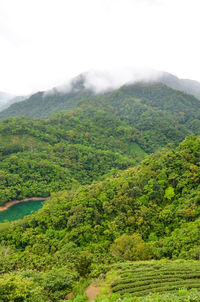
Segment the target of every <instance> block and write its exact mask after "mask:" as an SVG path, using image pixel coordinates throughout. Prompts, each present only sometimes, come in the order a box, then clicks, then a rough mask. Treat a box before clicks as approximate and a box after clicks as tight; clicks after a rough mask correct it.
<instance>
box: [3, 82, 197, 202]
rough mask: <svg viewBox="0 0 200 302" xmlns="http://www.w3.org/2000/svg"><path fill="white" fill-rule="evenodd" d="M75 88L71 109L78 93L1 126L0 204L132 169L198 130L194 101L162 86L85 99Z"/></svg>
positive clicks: (144, 86)
mask: <svg viewBox="0 0 200 302" xmlns="http://www.w3.org/2000/svg"><path fill="white" fill-rule="evenodd" d="M81 91H82V90H81ZM81 93H83V92H80V91H79V94H77V93H74V96H72V95H71V99H70V97H69V98H68V101H69V102H68V101H67V102H66V104H68V105H67V106H68V109H69V108H71V107H72V103H73V102H75V98H76V101H77V102H78V103H77V104H78V105H77V107H76V108H74V109H73V110H67V111H62V112H59V113H55V114H53V115H52V116H51V117H50V118H48V119H30V118H25V117H16V118H13V119H12V118H9V119H6V120H3V121H2V122H1V123H0V152H1V163H0V170H1V171H0V173H1V178H0V203H1V204H3V203H5V202H6V201H9V200H12V199H23V198H25V197H32V196H42V197H46V196H49V195H50V193H51V192H57V191H60V190H64V189H67V190H68V189H71V188H72V187H74V188H75V187H77V186H78V185H80V184H81V185H85V184H90V183H92V182H94V181H98V180H101V179H103V178H105V176H106V175H107V176H109V175H113V174H114V173H116V172H117V171H118V170H124V169H126V168H128V167H131V166H135V165H136V164H137V163H139V162H140V161H141V160H142V159H143V158H144V156H145V154H146V153H152V152H155V151H156V150H160V149H161V148H163V147H165V146H166V145H167V144H168V143H174V144H175V145H177V144H178V143H180V142H181V141H182V140H183V139H184V138H185V137H186V136H188V135H190V134H192V133H195V134H199V133H200V122H199V116H200V102H199V101H198V100H197V99H195V98H194V97H192V96H190V95H186V94H183V93H181V92H178V91H175V90H172V89H170V88H168V87H166V86H164V85H162V84H151V85H147V84H142V83H141V84H137V85H130V86H124V87H122V88H121V89H119V90H117V91H113V92H109V93H106V94H104V95H96V96H89V95H87V97H86V96H85V98H81V97H80V94H81ZM38 96H40V93H38V94H37V95H35V96H33V97H32V98H34V97H38ZM68 96H69V95H68ZM52 97H53V96H52ZM54 97H55V96H54ZM62 98H63V99H64V95H62ZM55 99H56V101H57V102H58V103H59V98H58V99H57V97H55ZM63 99H62V102H64V101H63ZM38 100H39V99H38ZM72 100H73V102H72V103H70V102H71V101H72ZM46 101H47V100H46ZM46 101H45V102H46ZM62 102H61V103H62ZM25 103H26V104H29V103H30V104H31V106H34V102H29V101H25ZM19 104H23V102H21V103H18V104H16V106H18V105H19ZM41 104H42V106H43V103H41ZM62 104H63V103H62ZM70 104H71V105H70ZM73 104H74V103H73ZM70 106H71V107H70ZM47 107H48V106H47ZM47 107H46V108H47ZM43 108H44V107H43ZM48 108H49V107H48ZM50 108H51V111H52V108H54V107H51V106H50ZM29 109H30V111H29V112H30V113H31V114H32V115H34V110H32V109H31V108H29ZM35 109H36V110H39V109H40V106H39V107H38V106H36V107H35ZM44 110H45V109H44ZM44 110H43V111H42V110H41V112H40V113H41V115H42V112H44Z"/></svg>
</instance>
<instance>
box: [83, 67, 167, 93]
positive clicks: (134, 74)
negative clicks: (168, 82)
mask: <svg viewBox="0 0 200 302" xmlns="http://www.w3.org/2000/svg"><path fill="white" fill-rule="evenodd" d="M161 75H162V72H160V71H156V70H151V69H143V68H123V69H113V70H102V71H100V70H99V71H97V70H90V71H88V72H86V73H84V77H85V83H84V86H85V88H86V89H89V90H92V91H94V92H95V93H101V92H105V91H109V90H114V89H118V88H120V87H121V86H123V85H125V84H133V83H136V82H141V81H143V82H152V81H156V80H157V79H158V78H159V77H160V76H161Z"/></svg>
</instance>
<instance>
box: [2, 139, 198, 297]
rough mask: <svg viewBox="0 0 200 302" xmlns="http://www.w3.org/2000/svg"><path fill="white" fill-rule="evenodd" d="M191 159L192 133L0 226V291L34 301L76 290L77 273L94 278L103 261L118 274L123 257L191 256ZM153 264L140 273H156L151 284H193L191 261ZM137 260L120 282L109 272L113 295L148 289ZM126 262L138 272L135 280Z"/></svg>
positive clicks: (194, 242) (194, 215) (194, 168)
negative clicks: (176, 144)
mask: <svg viewBox="0 0 200 302" xmlns="http://www.w3.org/2000/svg"><path fill="white" fill-rule="evenodd" d="M199 159H200V138H199V137H194V136H191V137H190V138H188V139H186V140H185V141H184V142H182V143H181V144H180V146H179V147H178V148H176V149H166V150H163V151H162V152H159V153H157V154H155V155H152V156H150V157H148V158H147V159H146V160H145V161H144V162H143V163H142V164H141V165H140V166H138V167H137V168H130V169H128V170H127V171H124V172H122V173H119V174H118V175H117V176H116V177H111V178H108V179H106V180H104V181H103V182H100V183H96V184H93V185H90V186H84V187H79V188H78V189H77V190H72V191H68V192H67V191H63V192H58V193H54V194H52V196H51V198H50V199H49V200H47V201H46V203H45V205H44V207H43V208H42V209H41V210H39V212H37V213H35V214H32V215H30V216H27V217H25V218H24V219H23V220H21V221H16V222H14V223H12V224H10V226H7V228H5V229H4V230H2V231H1V232H0V243H1V245H0V253H1V257H0V273H1V276H0V285H1V286H0V292H1V291H2V292H1V295H2V297H4V296H5V293H6V295H8V294H9V298H10V299H12V298H13V299H14V297H16V296H17V294H19V293H20V294H23V295H24V297H25V298H26V297H29V298H30V300H29V301H34V299H36V300H35V301H38V300H37V297H38V296H39V297H40V300H39V301H58V300H59V299H61V301H62V299H64V298H65V297H66V294H68V293H70V292H71V290H73V289H74V290H75V291H76V290H77V287H76V286H75V285H76V283H75V282H77V281H78V280H80V284H81V286H82V288H83V285H84V286H87V285H88V281H87V280H86V281H84V279H83V277H88V276H89V278H96V277H97V276H99V275H101V277H102V275H103V274H105V272H106V271H107V270H108V269H109V268H111V266H109V267H108V264H110V263H114V266H112V268H114V267H116V268H118V271H117V273H119V269H123V267H124V266H125V267H127V264H123V263H121V261H124V260H141V259H142V260H144V259H151V258H154V259H161V258H163V257H167V258H173V259H176V258H181V259H199V252H200V249H199V237H200V219H199V214H200V206H199V199H200V198H199V190H200V185H199V184H200V173H199V170H200V161H199ZM117 261H120V263H119V264H116V262H117ZM165 262H166V261H165ZM103 264H106V266H104V265H103ZM153 265H156V266H157V268H156V272H154V271H153V267H152V265H151V263H149V264H148V266H147V268H145V280H146V279H147V275H146V274H148V276H149V277H152V278H153V277H155V276H156V278H153V280H154V283H153V282H151V284H153V286H152V287H153V288H154V289H156V290H157V289H158V290H157V291H161V292H165V290H173V289H174V290H176V289H177V288H179V287H180V286H182V285H185V286H186V288H188V289H190V288H193V287H195V288H199V271H197V269H199V268H198V267H199V264H198V263H194V264H191V263H184V264H183V263H180V265H179V263H175V264H173V263H172V264H170V265H167V264H165V265H164V266H163V261H162V263H160V264H159V263H158V264H156V263H155V261H154V262H153ZM141 267H145V265H144V264H140V263H136V264H133V265H132V266H131V265H130V262H129V263H128V268H129V272H128V274H127V272H125V274H126V275H125V278H127V279H128V281H127V279H126V280H124V273H123V272H122V274H123V278H121V279H116V278H115V276H116V275H113V276H112V277H113V278H112V279H111V280H112V281H113V282H112V289H113V291H115V292H119V293H120V295H123V294H124V293H126V292H130V293H131V292H134V293H135V292H137V294H138V293H139V294H140V293H141V290H144V294H148V293H149V292H151V290H150V286H147V283H145V281H143V278H144V275H143V274H142V271H141ZM134 268H136V271H137V275H140V280H139V282H140V283H138V284H137V287H135V284H133V283H134V282H135V281H136V282H137V281H138V280H135V279H136V278H135V277H136V276H135V275H134V276H133V277H132V272H133V270H134ZM131 269H132V271H131ZM159 270H160V271H159ZM147 272H148V273H147ZM180 272H181V276H180ZM89 274H90V275H89ZM158 275H159V276H160V278H159V276H158ZM162 275H164V277H166V276H167V277H168V278H169V279H170V280H169V282H171V283H170V284H168V280H166V278H165V280H164V277H163V278H162ZM120 277H121V276H120ZM174 277H175V279H174ZM177 278H178V280H177ZM122 279H123V280H122ZM133 279H134V280H133ZM160 279H162V281H161V280H160ZM180 279H181V280H180ZM127 282H129V283H130V286H128V285H127ZM162 282H166V283H165V288H161V286H160V287H159V283H162ZM173 282H175V283H174V284H173ZM124 284H125V285H124ZM171 285H172V287H171ZM140 286H141V287H140ZM191 295H192V293H191ZM115 297H116V296H112V297H111V301H114V299H115ZM120 297H121V296H120ZM172 299H173V297H172ZM80 300H83V301H84V300H85V298H84V297H79V301H80ZM107 300H108V301H109V299H107ZM27 301H28V300H27ZM75 301H77V300H76V299H75ZM100 301H101V300H100Z"/></svg>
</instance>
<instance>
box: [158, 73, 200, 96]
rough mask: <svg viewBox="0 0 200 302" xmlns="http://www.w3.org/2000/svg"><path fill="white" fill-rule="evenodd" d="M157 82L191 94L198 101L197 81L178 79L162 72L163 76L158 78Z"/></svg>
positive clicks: (199, 92)
mask: <svg viewBox="0 0 200 302" xmlns="http://www.w3.org/2000/svg"><path fill="white" fill-rule="evenodd" d="M159 82H161V83H163V84H165V85H167V86H168V87H170V88H172V89H176V90H180V91H182V92H185V93H188V94H192V95H193V96H195V97H196V98H197V99H199V100H200V83H199V82H197V81H194V80H189V79H179V78H178V77H176V76H175V75H172V74H170V73H167V72H163V74H162V75H161V76H160V78H159Z"/></svg>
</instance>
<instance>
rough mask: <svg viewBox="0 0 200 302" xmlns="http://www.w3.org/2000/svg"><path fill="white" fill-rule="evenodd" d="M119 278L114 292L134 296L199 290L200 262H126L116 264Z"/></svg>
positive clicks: (113, 285)
mask: <svg viewBox="0 0 200 302" xmlns="http://www.w3.org/2000/svg"><path fill="white" fill-rule="evenodd" d="M115 268H116V269H117V270H118V278H116V280H115V281H114V282H113V283H112V284H111V288H112V292H113V293H119V294H120V295H125V294H127V293H130V294H132V295H133V296H138V297H139V296H146V295H148V294H150V293H160V294H162V293H167V292H176V291H178V290H179V289H182V288H185V289H192V288H195V289H197V290H199V291H200V262H185V263H176V262H169V263H158V262H157V263H156V262H155V263H150V262H149V263H135V264H134V263H123V264H118V265H116V266H115Z"/></svg>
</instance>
